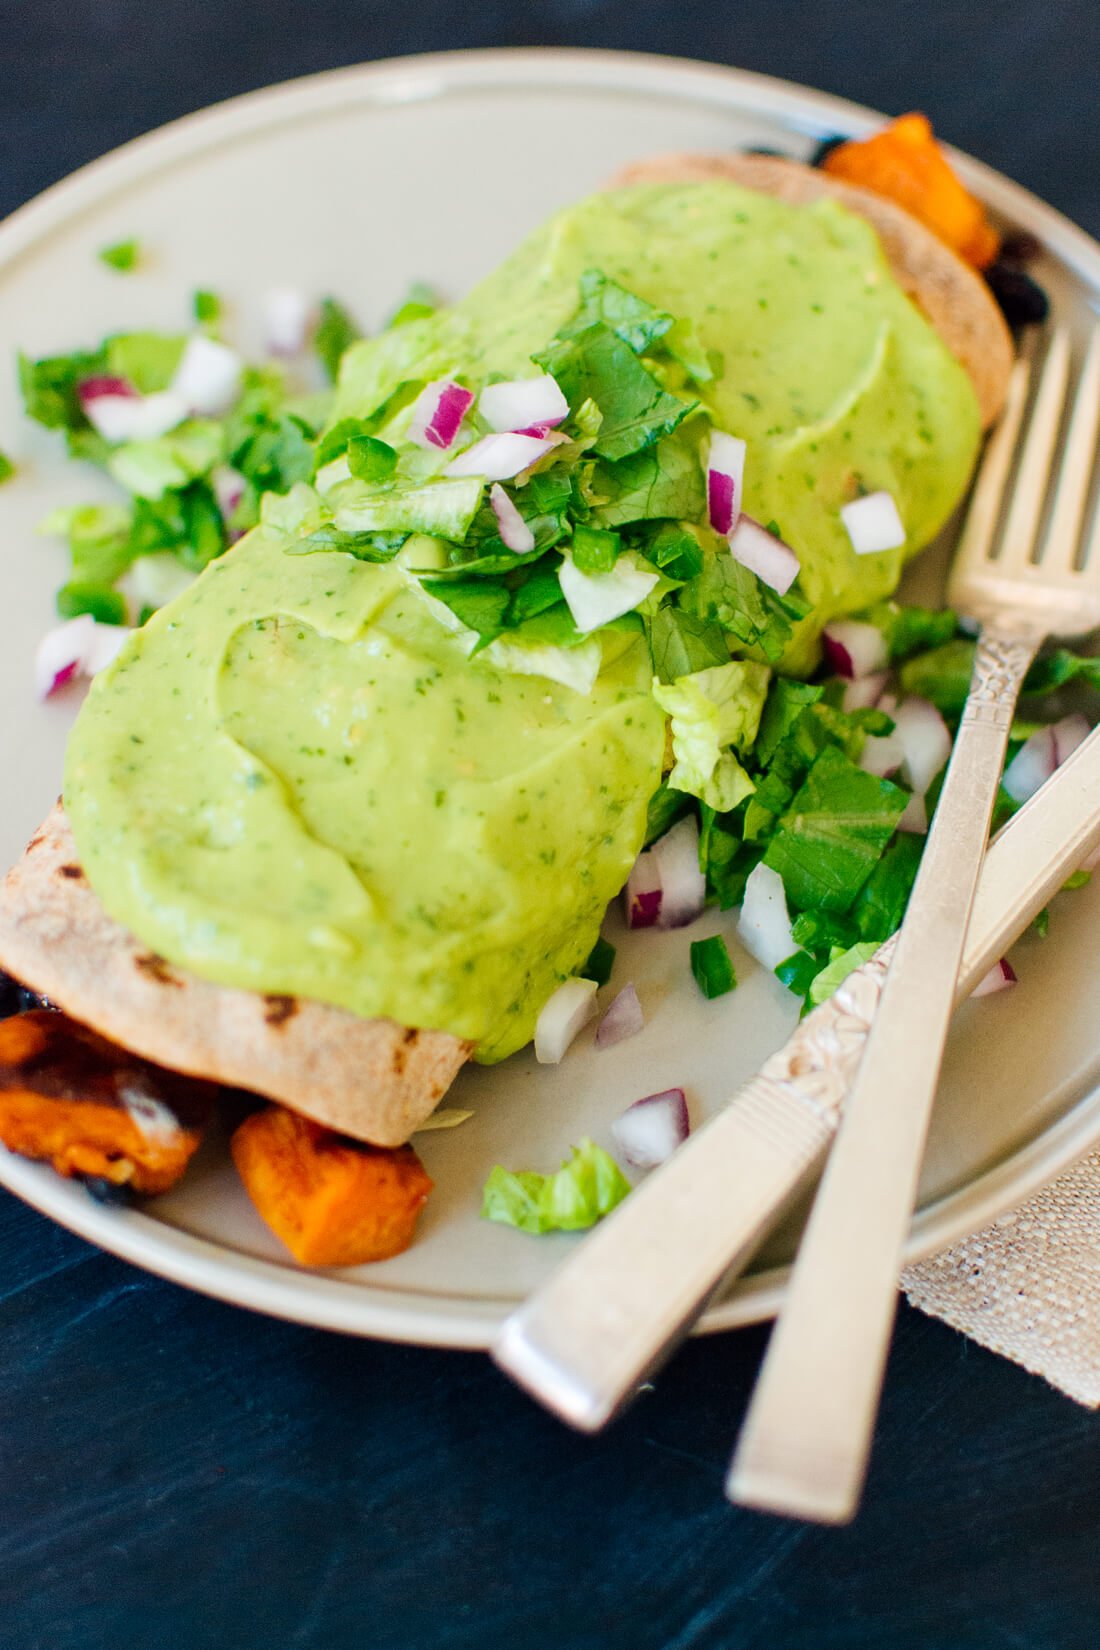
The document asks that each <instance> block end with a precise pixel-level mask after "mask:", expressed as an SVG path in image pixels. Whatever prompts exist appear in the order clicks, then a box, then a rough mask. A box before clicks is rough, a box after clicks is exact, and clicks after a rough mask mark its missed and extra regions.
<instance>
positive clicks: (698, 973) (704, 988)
mask: <svg viewBox="0 0 1100 1650" xmlns="http://www.w3.org/2000/svg"><path fill="white" fill-rule="evenodd" d="M691 972H692V974H693V975H694V977H695V983H696V985H697V986H698V987H699V990H700V991H701V992H702V993H703V996H704V997H710V998H714V997H724V996H725V995H726V993H727V992H729V991H733V990H735V988H736V986H737V975H736V974H735V973H734V969H733V963H732V962H731V961H730V954H729V949H728V947H727V945H726V942H725V940H724V939H723V938H722V936H721V934H712V935H711V937H710V939H707V940H692V942H691Z"/></svg>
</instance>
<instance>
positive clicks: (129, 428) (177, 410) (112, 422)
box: [83, 390, 188, 443]
mask: <svg viewBox="0 0 1100 1650" xmlns="http://www.w3.org/2000/svg"><path fill="white" fill-rule="evenodd" d="M83 406H84V416H85V417H86V418H87V420H88V422H89V424H90V425H91V426H92V428H93V430H95V431H96V432H97V434H99V435H101V436H102V437H103V439H104V441H110V442H112V443H115V442H120V441H155V440H156V439H157V437H158V436H162V435H167V434H168V432H169V430H174V429H175V428H176V425H177V424H182V423H183V421H184V419H185V418H186V417H187V411H188V408H187V402H186V401H185V400H184V399H183V397H182V396H180V395H177V394H176V392H175V391H174V390H158V391H157V393H156V394H155V395H135V394H134V393H133V392H132V391H128V392H127V393H126V394H125V395H95V396H92V397H90V398H89V399H88V400H87V401H85V402H84V403H83Z"/></svg>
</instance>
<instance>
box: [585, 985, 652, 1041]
mask: <svg viewBox="0 0 1100 1650" xmlns="http://www.w3.org/2000/svg"><path fill="white" fill-rule="evenodd" d="M644 1025H645V1018H644V1016H643V1014H642V1005H641V1003H640V1002H639V1001H638V993H637V992H636V991H635V989H634V987H633V985H624V986H623V989H622V990H621V991H620V992H619V995H618V996H617V997H616V998H615V1001H614V1002H613V1003H612V1004H611V1007H610V1008H609V1009H608V1011H607V1013H606V1014H605V1015H604V1017H603V1019H602V1020H601V1021H600V1023H599V1026H598V1028H597V1030H596V1047H597V1048H612V1047H614V1045H615V1044H616V1043H622V1042H625V1041H626V1039H627V1038H628V1037H634V1036H636V1035H637V1033H638V1032H639V1031H641V1029H642V1027H643V1026H644Z"/></svg>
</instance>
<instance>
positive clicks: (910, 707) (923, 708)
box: [892, 698, 951, 796]
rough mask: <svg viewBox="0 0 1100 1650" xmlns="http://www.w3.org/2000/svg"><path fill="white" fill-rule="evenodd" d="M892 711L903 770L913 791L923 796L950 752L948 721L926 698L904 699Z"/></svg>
mask: <svg viewBox="0 0 1100 1650" xmlns="http://www.w3.org/2000/svg"><path fill="white" fill-rule="evenodd" d="M892 714H893V718H894V737H895V738H896V739H899V740H900V741H901V744H902V747H903V749H904V751H905V760H904V762H903V764H902V772H903V774H904V776H905V779H906V780H907V782H908V783H909V784H910V785H911V786H912V787H913V789H914V791H916V792H917V793H918V795H920V796H923V795H924V793H925V791H926V790H927V789H928V787H929V785H930V784H931V783H932V781H933V779H935V777H936V775H937V774H938V773H939V771H940V769H941V768H942V767H943V765H944V763H945V762H946V761H947V758H948V757H949V756H950V755H951V734H950V731H949V729H948V726H947V723H946V722H945V721H944V719H943V717H942V716H941V715H940V713H939V711H938V710H937V709H936V707H935V705H932V704H929V702H928V700H927V699H917V698H910V699H903V700H902V702H901V704H900V705H899V706H898V708H897V710H895V711H894V712H893V713H892Z"/></svg>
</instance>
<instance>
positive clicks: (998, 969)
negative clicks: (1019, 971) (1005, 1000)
mask: <svg viewBox="0 0 1100 1650" xmlns="http://www.w3.org/2000/svg"><path fill="white" fill-rule="evenodd" d="M1015 984H1016V970H1015V969H1014V968H1013V966H1012V964H1011V963H1010V962H1009V960H1008V958H1007V957H1002V958H1001V960H1000V962H997V963H994V964H993V967H992V968H991V969H990V970H989V973H988V974H984V975H983V976H982V978H981V979H980V980H979V981H978V983H977V985H976V986H975V987H974V989H973V991H972V992H971V993H970V995H971V996H972V997H991V996H992V995H993V993H994V992H995V991H1004V990H1005V988H1006V987H1007V986H1010V985H1015Z"/></svg>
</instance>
